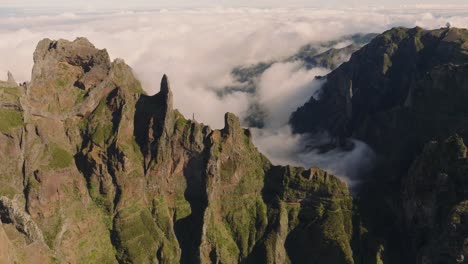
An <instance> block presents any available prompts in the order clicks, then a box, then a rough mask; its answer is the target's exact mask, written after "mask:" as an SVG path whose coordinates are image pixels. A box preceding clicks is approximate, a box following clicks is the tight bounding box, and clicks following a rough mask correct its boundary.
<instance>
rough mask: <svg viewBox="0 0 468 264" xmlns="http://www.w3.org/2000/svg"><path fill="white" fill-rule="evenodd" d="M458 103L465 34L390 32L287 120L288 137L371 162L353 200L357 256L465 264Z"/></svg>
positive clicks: (464, 84)
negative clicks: (364, 148)
mask: <svg viewBox="0 0 468 264" xmlns="http://www.w3.org/2000/svg"><path fill="white" fill-rule="evenodd" d="M467 100H468V31H467V30H466V29H458V28H450V29H449V28H444V29H438V30H431V31H428V30H423V29H421V28H413V29H406V28H394V29H392V30H389V31H387V32H385V33H383V34H382V35H379V36H378V37H376V38H375V39H374V40H372V41H371V42H370V43H369V44H368V45H366V46H365V47H363V48H362V49H361V50H359V51H357V52H356V53H354V54H353V55H352V57H351V59H350V61H349V62H347V63H344V64H343V65H341V66H340V67H339V68H337V69H336V70H335V71H333V72H332V73H330V74H329V75H328V76H327V82H326V84H325V85H324V86H323V88H322V92H321V94H320V96H319V98H318V99H314V98H311V99H310V100H309V102H307V103H306V104H305V105H304V106H302V107H301V108H299V109H298V110H297V111H296V112H295V113H293V115H292V116H291V119H290V123H291V125H292V126H293V129H294V131H295V132H301V133H303V132H308V133H316V132H321V131H327V132H329V133H330V134H331V135H333V136H334V137H336V139H337V140H336V142H338V144H342V143H343V142H346V139H347V138H349V137H354V138H358V139H360V140H363V141H365V142H366V143H368V144H370V145H371V146H372V147H373V148H374V150H376V152H377V153H378V155H379V156H380V162H379V163H378V164H377V166H376V169H375V170H374V171H373V172H372V173H370V175H368V180H367V182H366V183H365V184H364V185H363V186H362V190H361V191H360V193H359V195H358V196H359V199H358V207H359V208H360V209H359V219H360V221H362V224H363V225H364V228H365V229H366V232H364V233H366V234H369V235H371V236H372V238H371V239H370V240H369V238H366V239H364V240H363V237H358V239H357V240H356V241H359V243H358V244H357V245H356V246H358V247H360V248H367V249H369V248H372V249H373V250H375V252H377V253H378V252H379V251H381V252H382V254H381V255H382V259H383V260H384V262H386V263H387V262H388V263H465V262H466V257H467V256H468V248H467V246H466V241H467V239H468V234H467V232H466V230H467V222H466V203H467V201H468V193H467V186H466V181H467V177H466V173H465V172H466V162H467V157H466V147H465V145H464V142H466V140H467V139H468V137H467V136H468V134H467V131H468V130H467V129H468V124H467V122H466V116H467V115H468V107H467V106H468V104H466V102H467ZM359 233H360V232H359V231H356V232H355V234H356V235H357V234H359ZM381 249H382V250H381ZM355 252H357V250H355ZM366 263H367V262H366Z"/></svg>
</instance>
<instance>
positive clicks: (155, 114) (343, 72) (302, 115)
mask: <svg viewBox="0 0 468 264" xmlns="http://www.w3.org/2000/svg"><path fill="white" fill-rule="evenodd" d="M306 53H307V52H305V53H303V54H306ZM312 53H313V52H312V51H311V54H312ZM329 53H330V54H333V53H334V52H333V51H330V52H329ZM311 56H315V55H311ZM314 58H316V59H317V58H318V57H314ZM467 63H468V31H467V30H465V29H458V28H444V29H437V30H423V29H421V28H413V29H407V28H394V29H392V30H389V31H387V32H384V33H383V34H381V35H378V36H377V37H375V38H373V39H372V41H370V43H369V44H367V45H365V46H363V47H362V48H361V49H359V50H358V51H356V52H355V53H353V55H352V56H351V58H350V60H349V61H348V62H345V63H343V64H341V65H340V66H339V67H338V68H336V69H335V70H333V71H332V72H331V73H330V74H328V75H327V76H326V77H324V78H326V83H325V84H324V86H323V87H322V90H321V93H320V94H319V95H318V96H317V97H316V98H310V100H309V102H307V103H306V104H305V105H304V106H302V107H301V108H299V109H298V110H297V111H296V112H294V113H293V114H292V116H291V119H290V123H291V126H292V127H293V129H294V131H295V132H296V133H308V134H311V135H313V134H314V133H323V132H326V133H328V134H329V135H331V136H332V137H333V139H334V140H333V141H332V142H330V143H329V144H327V145H326V146H324V148H323V149H324V151H327V150H328V149H331V148H341V149H343V150H349V149H350V148H352V147H353V144H352V142H353V140H352V139H359V140H361V141H363V142H366V143H368V144H369V145H370V146H371V147H372V148H373V149H374V150H375V152H376V153H377V155H378V158H377V161H376V164H374V168H373V169H372V170H370V171H369V172H367V173H366V174H363V175H362V177H361V183H360V185H359V186H358V187H357V188H355V189H353V196H351V194H350V191H349V189H348V187H347V185H346V184H345V183H344V182H342V181H341V180H340V179H339V178H337V177H335V176H333V175H331V174H330V173H327V172H326V171H323V170H321V169H319V168H316V167H313V168H310V169H305V168H300V167H293V166H275V165H273V164H272V163H271V162H270V161H269V160H268V159H267V158H266V157H265V156H264V155H262V154H261V153H260V152H259V151H258V150H257V149H256V147H255V146H254V144H253V143H252V136H251V132H250V131H249V130H248V129H244V128H242V127H241V122H240V120H239V119H238V118H237V117H236V116H235V115H234V114H231V113H227V114H226V115H225V126H224V128H223V129H220V130H213V129H211V128H209V127H208V126H205V125H203V124H200V123H198V122H196V121H195V120H190V119H186V118H185V117H184V116H183V115H182V114H181V113H179V112H178V111H177V110H176V109H174V107H173V95H172V92H171V87H170V84H169V79H168V77H167V76H163V77H162V80H161V84H160V91H159V93H157V94H155V95H148V94H146V93H145V92H144V91H143V89H142V87H141V85H140V82H139V81H138V80H137V79H136V78H135V76H134V74H133V72H132V69H131V68H130V67H129V66H127V65H126V64H125V62H124V61H123V60H121V59H117V60H114V61H111V60H110V58H109V55H108V54H107V52H106V50H99V49H96V48H95V47H94V46H93V45H92V44H91V43H90V42H89V41H88V40H86V39H84V38H78V39H76V40H75V41H73V42H70V41H66V40H58V41H53V40H49V39H45V40H42V41H41V42H40V43H39V44H38V46H37V48H36V51H35V52H34V67H33V71H32V79H31V81H30V82H29V83H23V84H22V85H17V84H16V83H15V81H14V78H13V76H12V75H11V74H9V76H8V81H6V82H0V161H1V162H0V261H1V262H2V263H347V264H352V263H363V264H367V263H371V264H381V263H387V264H393V263H408V264H410V263H418V264H419V263H420V264H436V263H466V262H467V261H468V260H467V259H468V258H467V257H466V256H468V247H467V245H466V244H467V242H466V241H467V240H468V228H467V227H468V225H467V223H468V220H467V219H468V193H467V190H468V188H467V187H468V180H467V175H468V174H467V173H468V154H467V149H468V148H467V146H466V143H465V142H467V140H468V138H467V137H468V134H467V132H466V131H467V130H466V128H467V122H466V117H467V116H468V115H467V114H468V108H467V104H466V101H467V100H466V99H467V98H468V79H467V78H468V77H467V76H468V74H467V73H468V72H467V71H468V67H467V65H468V64H467Z"/></svg>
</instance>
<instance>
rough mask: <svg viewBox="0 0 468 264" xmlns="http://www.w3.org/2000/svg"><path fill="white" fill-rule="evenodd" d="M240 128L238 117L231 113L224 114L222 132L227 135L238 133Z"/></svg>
mask: <svg viewBox="0 0 468 264" xmlns="http://www.w3.org/2000/svg"><path fill="white" fill-rule="evenodd" d="M241 130H242V128H241V124H240V120H239V118H238V117H237V116H236V115H235V114H233V113H226V114H225V115H224V128H223V132H224V133H226V134H228V135H234V134H238V133H239V132H240V131H241Z"/></svg>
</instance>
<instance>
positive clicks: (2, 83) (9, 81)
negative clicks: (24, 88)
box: [0, 71, 18, 88]
mask: <svg viewBox="0 0 468 264" xmlns="http://www.w3.org/2000/svg"><path fill="white" fill-rule="evenodd" d="M17 86H18V84H17V83H16V81H15V78H14V77H13V74H12V73H11V72H10V71H8V73H7V81H6V82H5V81H0V88H2V87H3V88H6V87H10V88H12V87H17Z"/></svg>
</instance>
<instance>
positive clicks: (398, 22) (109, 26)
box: [0, 0, 468, 183]
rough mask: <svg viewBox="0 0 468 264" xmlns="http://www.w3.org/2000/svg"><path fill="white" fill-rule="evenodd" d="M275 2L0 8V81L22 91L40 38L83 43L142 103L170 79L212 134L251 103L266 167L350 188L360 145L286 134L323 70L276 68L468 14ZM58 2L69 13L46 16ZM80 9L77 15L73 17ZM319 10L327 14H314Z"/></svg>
mask: <svg viewBox="0 0 468 264" xmlns="http://www.w3.org/2000/svg"><path fill="white" fill-rule="evenodd" d="M275 1H276V0H271V1H266V0H265V1H263V0H257V1H252V0H251V1H244V0H240V1H236V5H237V6H235V5H231V6H229V5H228V4H227V3H231V2H228V1H214V0H210V1H209V2H208V1H205V2H197V1H190V5H192V6H188V4H181V2H177V1H170V2H169V1H168V2H166V3H167V4H166V3H164V2H161V1H158V2H156V4H152V5H151V7H150V5H148V4H146V3H147V2H146V1H137V2H133V1H132V3H136V4H133V7H131V6H128V4H127V3H129V2H130V1H120V0H117V1H112V4H109V1H96V0H94V1H88V0H82V1H73V2H71V1H70V2H67V1H55V0H41V1H33V0H15V1H10V0H0V39H1V40H2V41H0V79H6V74H7V71H8V70H10V71H11V72H12V73H13V74H14V76H15V77H16V80H17V81H21V82H22V81H28V80H29V79H30V76H31V69H32V66H33V61H32V54H33V52H34V49H35V47H36V45H37V43H38V42H39V41H40V40H41V39H43V38H50V39H60V38H63V39H68V40H74V39H75V38H76V37H86V38H88V39H89V40H90V41H91V42H92V43H94V45H95V46H96V47H97V48H100V49H104V48H105V49H106V50H107V51H108V53H109V55H110V57H111V59H116V58H123V59H124V60H125V61H126V63H127V64H129V65H130V66H131V67H132V68H133V70H134V73H135V75H136V76H137V77H138V78H139V79H140V80H141V82H142V85H143V88H144V89H145V90H146V91H147V92H148V93H149V94H154V93H156V92H158V89H159V82H160V79H161V77H162V75H163V74H168V76H169V79H170V83H171V87H172V91H173V93H174V104H175V107H176V108H177V109H179V110H180V111H181V112H182V113H183V114H184V115H185V116H186V117H190V116H192V114H193V113H195V115H196V117H197V121H199V122H203V123H205V124H208V125H210V126H211V127H213V128H222V127H223V125H224V121H223V116H224V113H225V112H233V113H235V114H236V115H238V116H240V117H241V118H243V117H245V116H246V115H247V112H248V107H249V102H250V100H252V97H254V98H255V100H258V102H260V103H261V104H262V105H263V106H264V107H265V110H266V112H267V117H266V126H265V128H264V129H253V135H254V142H255V144H256V146H257V147H258V148H259V150H260V151H262V152H263V153H264V154H266V155H267V157H268V158H270V159H271V160H272V162H273V163H274V164H283V165H286V164H292V165H297V166H304V167H310V166H319V167H321V168H325V169H327V170H329V171H330V172H332V173H334V174H336V175H338V176H342V177H343V178H344V179H347V180H348V182H350V183H352V182H354V181H356V177H355V175H357V174H358V173H359V172H360V171H361V169H362V168H368V167H369V164H371V161H372V159H373V152H372V150H371V149H370V148H369V147H368V146H367V145H366V144H364V143H363V142H359V141H355V144H356V148H355V149H354V150H353V151H351V152H343V151H338V150H335V151H330V152H328V153H326V154H319V153H317V152H316V151H306V150H305V149H304V146H306V145H310V141H311V140H312V141H315V142H324V141H326V140H327V139H328V137H327V135H293V134H292V133H291V128H290V127H289V125H288V118H289V115H290V114H291V112H292V111H294V110H295V109H296V108H297V107H299V106H301V105H303V104H304V103H305V102H306V101H307V100H308V99H309V98H310V97H311V96H312V95H314V94H315V93H316V92H317V91H318V90H319V89H320V88H321V85H322V84H323V82H321V81H318V80H316V79H315V76H317V75H321V76H323V75H326V74H327V73H328V72H329V70H328V69H323V68H313V69H305V68H304V67H302V65H300V64H298V63H297V62H285V61H281V60H282V59H284V58H287V57H288V56H291V55H293V54H294V53H295V52H297V51H298V50H299V49H300V48H301V47H302V46H304V45H306V44H314V45H317V44H318V43H322V42H326V41H330V40H337V39H339V38H341V37H343V36H346V35H350V34H354V33H380V32H383V31H385V30H388V29H390V28H392V27H396V26H405V27H415V26H420V27H423V28H427V29H432V28H440V27H443V26H445V25H446V23H447V22H450V23H451V24H452V25H453V26H454V27H464V28H467V27H468V6H451V5H448V4H447V1H444V2H443V3H445V4H444V5H436V6H434V4H441V1H424V5H423V6H421V5H415V4H417V3H420V1H400V3H405V4H407V5H408V4H410V3H411V4H412V5H413V6H411V7H408V6H404V7H384V6H383V5H384V4H385V5H386V4H388V3H390V2H392V3H393V2H395V1H380V2H379V1H378V0H374V1H372V2H371V3H373V4H382V6H378V7H375V5H374V7H369V6H365V4H366V3H370V2H365V1H345V0H342V1H338V0H335V1H333V0H327V1H325V0H320V1H312V0H309V1H307V3H306V2H305V1H303V0H301V1H299V0H297V1H294V0H293V1H281V2H279V1H276V2H275ZM464 1H465V0H463V1H451V3H452V4H457V3H461V2H464ZM59 2H60V3H65V4H67V5H68V7H61V8H56V9H54V8H50V7H49V8H46V6H47V5H49V6H54V5H56V4H57V6H58V3H59ZM78 2H79V3H80V4H81V5H83V6H84V7H82V8H83V9H75V8H73V7H72V5H73V4H72V3H78ZM185 2H189V1H185ZM283 2H288V5H289V6H285V5H284V4H282V3H283ZM323 2H326V3H327V5H328V7H323V6H322V7H317V6H319V4H322V3H323ZM252 3H254V4H252ZM301 3H303V5H301ZM304 3H306V4H304ZM343 4H347V5H348V6H351V5H355V6H357V5H361V6H363V7H354V8H349V7H343V6H342V5H343ZM138 5H139V7H138ZM157 5H159V7H158V6H157ZM177 5H180V6H179V7H178V8H171V6H172V7H177ZM262 5H264V6H263V7H262ZM294 5H297V6H294ZM313 5H315V6H316V7H312V6H313ZM21 6H23V7H21ZM304 6H308V7H304ZM166 7H168V8H166ZM259 7H261V8H259ZM153 8H154V9H153ZM348 44H349V43H348ZM268 61H277V62H276V63H274V64H273V66H272V67H271V68H270V69H268V70H267V71H265V72H264V73H263V74H262V75H261V76H259V78H258V80H257V85H258V91H257V93H256V94H255V95H253V96H252V95H251V94H247V93H245V92H243V91H238V92H234V93H232V94H230V95H228V96H225V97H222V98H220V97H219V96H218V95H217V92H218V91H219V89H222V88H223V87H226V86H231V85H238V83H236V81H235V80H234V78H233V76H232V75H231V70H232V69H233V68H234V67H236V66H245V65H252V64H255V63H258V62H268ZM3 76H4V77H3Z"/></svg>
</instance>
